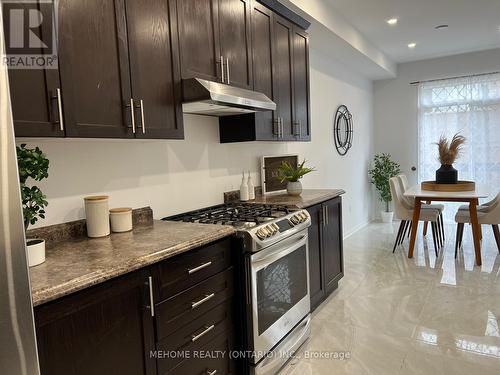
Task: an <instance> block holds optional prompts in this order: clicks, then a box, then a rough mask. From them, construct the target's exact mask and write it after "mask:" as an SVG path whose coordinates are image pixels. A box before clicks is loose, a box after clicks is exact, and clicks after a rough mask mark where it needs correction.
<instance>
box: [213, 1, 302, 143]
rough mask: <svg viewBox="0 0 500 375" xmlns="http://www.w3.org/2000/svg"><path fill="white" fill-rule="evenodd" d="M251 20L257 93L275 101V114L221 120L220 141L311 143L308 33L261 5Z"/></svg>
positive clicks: (253, 12)
mask: <svg viewBox="0 0 500 375" xmlns="http://www.w3.org/2000/svg"><path fill="white" fill-rule="evenodd" d="M251 18H252V30H251V31H252V39H253V42H252V52H253V54H252V58H253V83H254V90H256V91H260V92H263V93H264V94H266V95H267V96H268V97H269V98H270V99H272V100H273V101H274V102H275V103H276V111H274V112H271V111H269V112H257V113H253V114H248V115H238V116H228V117H221V118H220V119H219V131H220V141H221V142H222V143H229V142H244V141H309V140H310V139H311V131H310V100H309V39H308V35H307V33H306V32H305V31H304V29H302V28H300V27H299V26H297V25H295V24H293V23H292V22H290V21H289V20H287V19H285V18H284V17H281V16H279V15H278V14H276V13H274V12H273V11H271V10H270V9H268V8H266V7H264V6H263V5H261V4H259V3H257V2H253V6H252V17H251Z"/></svg>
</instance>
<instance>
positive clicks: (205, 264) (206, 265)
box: [188, 261, 212, 275]
mask: <svg viewBox="0 0 500 375" xmlns="http://www.w3.org/2000/svg"><path fill="white" fill-rule="evenodd" d="M211 264H212V261H210V262H206V263H203V264H200V265H199V266H198V267H195V268H188V273H189V274H190V275H191V274H192V273H195V272H198V271H201V270H202V269H203V268H206V267H208V266H209V265H211Z"/></svg>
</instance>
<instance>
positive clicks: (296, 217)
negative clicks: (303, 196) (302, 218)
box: [290, 215, 299, 225]
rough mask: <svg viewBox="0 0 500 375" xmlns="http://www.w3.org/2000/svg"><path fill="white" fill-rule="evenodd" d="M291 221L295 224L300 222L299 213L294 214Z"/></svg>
mask: <svg viewBox="0 0 500 375" xmlns="http://www.w3.org/2000/svg"><path fill="white" fill-rule="evenodd" d="M290 220H291V222H292V223H293V224H295V225H297V224H298V223H299V218H298V216H297V215H293V216H292V217H291V218H290Z"/></svg>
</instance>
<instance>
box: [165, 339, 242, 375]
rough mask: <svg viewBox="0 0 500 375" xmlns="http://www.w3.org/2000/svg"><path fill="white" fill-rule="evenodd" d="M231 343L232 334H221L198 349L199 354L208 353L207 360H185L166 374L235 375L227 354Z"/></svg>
mask: <svg viewBox="0 0 500 375" xmlns="http://www.w3.org/2000/svg"><path fill="white" fill-rule="evenodd" d="M233 341H234V338H233V334H232V333H230V332H228V333H223V334H221V335H219V336H217V337H216V338H214V339H213V340H212V341H210V342H209V343H207V344H206V345H204V346H203V347H202V348H200V352H204V353H209V357H208V356H207V358H193V359H185V360H184V361H182V362H181V363H179V364H178V365H177V366H176V367H175V368H173V369H172V370H171V371H169V372H167V374H168V375H186V374H190V375H191V374H192V375H207V374H217V375H228V374H236V370H235V361H234V360H233V359H231V358H229V352H230V351H231V350H232V348H233V347H234V344H233ZM214 371H216V372H214ZM160 374H161V373H160Z"/></svg>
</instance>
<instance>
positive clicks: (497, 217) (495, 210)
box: [455, 192, 500, 258]
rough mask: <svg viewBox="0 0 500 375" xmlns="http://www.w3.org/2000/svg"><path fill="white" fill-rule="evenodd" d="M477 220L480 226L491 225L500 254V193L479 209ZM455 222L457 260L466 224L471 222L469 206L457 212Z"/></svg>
mask: <svg viewBox="0 0 500 375" xmlns="http://www.w3.org/2000/svg"><path fill="white" fill-rule="evenodd" d="M477 220H478V222H479V225H491V227H492V229H493V235H494V236H495V241H496V243H497V248H498V252H499V253H500V233H499V229H498V225H499V224H500V192H499V193H498V194H497V195H496V197H495V198H494V199H493V200H491V201H489V202H487V203H485V204H483V205H481V206H479V207H478V210H477ZM455 222H456V223H457V233H456V237H455V258H456V257H457V254H458V249H460V248H461V247H462V240H463V236H464V226H465V224H470V222H471V219H470V211H469V207H468V206H467V208H462V209H459V210H458V211H457V214H456V215H455Z"/></svg>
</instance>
